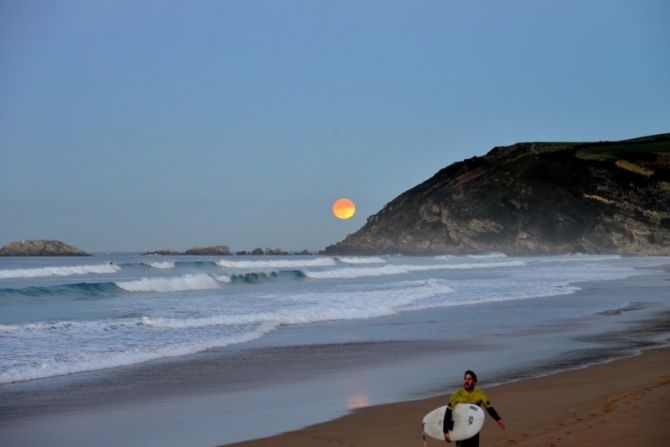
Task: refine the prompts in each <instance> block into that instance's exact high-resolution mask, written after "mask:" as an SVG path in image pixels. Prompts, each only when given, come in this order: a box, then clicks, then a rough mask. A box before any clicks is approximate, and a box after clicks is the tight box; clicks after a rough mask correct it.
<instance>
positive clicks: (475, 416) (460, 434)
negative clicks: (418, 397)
mask: <svg viewBox="0 0 670 447" xmlns="http://www.w3.org/2000/svg"><path fill="white" fill-rule="evenodd" d="M446 410H447V407H446V406H444V407H440V408H436V409H434V410H433V411H431V412H430V413H428V414H427V415H425V416H424V417H423V433H424V434H426V435H428V436H430V437H431V438H435V439H439V440H441V441H444V432H443V431H442V430H443V426H444V425H443V424H444V413H445V412H446ZM452 419H453V420H454V428H453V430H451V431H449V439H451V440H452V441H462V440H464V439H469V438H472V437H473V436H474V435H476V434H477V433H479V431H480V430H481V429H482V427H483V426H484V419H485V417H484V410H482V409H481V407H479V406H477V405H475V404H458V405H456V406H455V407H454V410H453V412H452Z"/></svg>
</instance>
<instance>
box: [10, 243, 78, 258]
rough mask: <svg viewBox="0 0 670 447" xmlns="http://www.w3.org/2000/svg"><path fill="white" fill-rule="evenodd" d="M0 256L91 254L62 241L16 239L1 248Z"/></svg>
mask: <svg viewBox="0 0 670 447" xmlns="http://www.w3.org/2000/svg"><path fill="white" fill-rule="evenodd" d="M0 256H90V255H89V254H88V253H85V252H83V251H81V250H80V249H78V248H76V247H73V246H72V245H68V244H66V243H64V242H61V241H48V240H23V241H14V242H10V243H9V244H7V245H5V246H4V247H2V248H1V249H0Z"/></svg>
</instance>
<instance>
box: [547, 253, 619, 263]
mask: <svg viewBox="0 0 670 447" xmlns="http://www.w3.org/2000/svg"><path fill="white" fill-rule="evenodd" d="M617 259H621V256H619V255H585V254H582V253H577V254H570V255H560V256H547V257H540V258H537V259H536V260H537V261H540V262H585V261H589V262H591V261H592V262H597V261H615V260H617Z"/></svg>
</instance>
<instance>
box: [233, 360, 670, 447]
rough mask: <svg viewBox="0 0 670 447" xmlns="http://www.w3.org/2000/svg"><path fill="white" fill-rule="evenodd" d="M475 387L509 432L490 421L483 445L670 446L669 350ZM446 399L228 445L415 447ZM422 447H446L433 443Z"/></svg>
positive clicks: (379, 408)
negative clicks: (427, 417) (427, 418)
mask: <svg viewBox="0 0 670 447" xmlns="http://www.w3.org/2000/svg"><path fill="white" fill-rule="evenodd" d="M480 380H481V381H482V383H480V385H481V386H482V387H483V388H484V389H486V390H487V392H488V394H489V397H490V399H491V401H492V403H493V405H494V406H495V408H496V409H497V410H498V412H499V413H500V414H501V416H502V417H503V418H504V420H505V423H506V425H507V429H506V430H505V431H504V432H503V431H501V430H500V429H499V428H498V427H497V426H496V424H495V423H493V421H492V420H491V419H490V418H489V419H488V420H487V422H486V424H485V426H484V429H483V431H482V437H481V445H483V446H489V447H502V446H520V447H539V446H547V447H552V446H562V445H575V446H580V447H584V446H605V445H606V446H608V447H619V446H620V447H628V446H630V445H639V446H645V447H655V446H658V447H664V446H667V445H668V443H669V442H670V424H669V423H668V421H670V348H662V349H653V350H648V351H645V352H643V353H642V354H641V355H639V356H636V357H631V358H626V359H620V360H616V361H613V362H609V363H606V364H601V365H594V366H590V367H588V368H582V369H576V370H572V371H565V372H560V373H556V374H552V375H550V376H546V377H539V378H530V379H524V380H520V381H517V382H513V383H508V384H503V385H498V386H486V383H485V378H482V377H480ZM447 398H448V395H447V394H445V395H443V396H438V397H433V398H429V399H423V400H417V401H410V402H401V403H394V404H388V405H380V406H374V407H369V408H364V409H361V410H357V411H356V412H354V413H351V414H349V415H346V416H344V417H341V418H339V419H336V420H333V421H329V422H326V423H323V424H318V425H314V426H311V427H307V428H304V429H302V430H298V431H294V432H289V433H285V434H281V435H277V436H273V437H269V438H265V439H258V440H252V441H247V442H242V443H236V444H229V446H236V447H243V446H244V447H286V446H291V447H302V446H304V447H314V446H384V447H396V446H397V447H401V446H403V447H406V446H412V445H414V446H421V445H422V443H423V441H422V439H421V435H420V431H421V427H420V421H421V419H422V417H423V415H424V414H425V413H427V412H428V411H430V410H432V409H433V408H435V407H438V406H440V405H444V404H445V402H446V400H447ZM259 423H262V421H259ZM427 444H428V445H429V446H436V445H445V443H444V442H440V441H437V440H432V439H429V440H428V441H427ZM451 445H455V444H451Z"/></svg>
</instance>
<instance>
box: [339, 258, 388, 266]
mask: <svg viewBox="0 0 670 447" xmlns="http://www.w3.org/2000/svg"><path fill="white" fill-rule="evenodd" d="M337 259H339V260H340V262H343V263H345V264H386V261H385V260H384V259H382V258H378V257H358V256H357V257H344V256H338V258H337Z"/></svg>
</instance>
